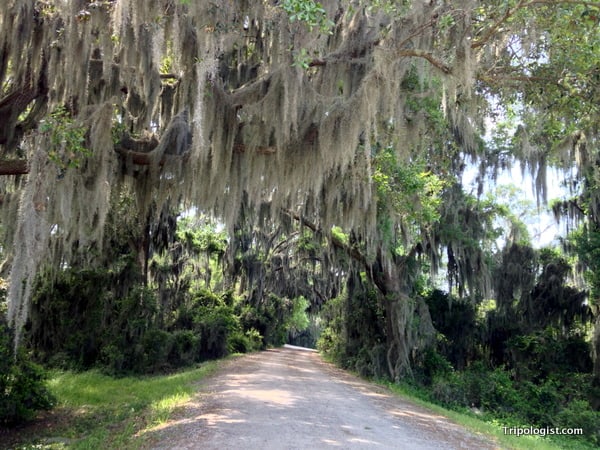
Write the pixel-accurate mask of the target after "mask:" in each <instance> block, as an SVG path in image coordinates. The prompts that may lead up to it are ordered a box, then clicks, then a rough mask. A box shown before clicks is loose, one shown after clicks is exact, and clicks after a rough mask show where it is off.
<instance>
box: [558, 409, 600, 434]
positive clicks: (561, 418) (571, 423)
mask: <svg viewBox="0 0 600 450" xmlns="http://www.w3.org/2000/svg"><path fill="white" fill-rule="evenodd" d="M553 425H554V426H556V427H560V428H581V429H582V430H583V433H584V436H585V437H586V438H587V439H588V440H590V441H591V442H593V443H595V444H600V412H599V411H594V410H593V409H592V408H591V406H590V404H589V403H588V402H587V401H585V400H574V401H572V402H571V403H569V406H568V407H566V408H564V409H563V410H562V411H560V412H559V413H558V414H557V415H556V419H555V421H554V424H553Z"/></svg>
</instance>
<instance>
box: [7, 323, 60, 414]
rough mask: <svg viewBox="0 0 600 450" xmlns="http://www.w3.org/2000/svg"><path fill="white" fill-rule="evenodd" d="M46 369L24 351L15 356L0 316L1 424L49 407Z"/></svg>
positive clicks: (52, 398)
mask: <svg viewBox="0 0 600 450" xmlns="http://www.w3.org/2000/svg"><path fill="white" fill-rule="evenodd" d="M45 380H46V373H45V372H44V370H43V369H42V368H41V367H40V366H38V365H36V364H34V363H33V362H31V361H30V360H29V359H28V358H27V356H26V355H25V353H24V352H23V351H20V352H18V355H17V357H16V358H15V357H14V354H13V349H12V338H11V332H10V330H9V328H8V326H7V325H6V321H5V319H4V317H3V316H2V317H0V424H4V425H12V424H16V423H19V422H22V421H25V420H28V419H31V418H32V417H33V416H34V415H35V412H36V411H38V410H47V409H50V408H52V406H53V405H54V402H55V399H54V397H53V396H52V395H51V394H50V392H49V391H48V389H47V388H46V385H45Z"/></svg>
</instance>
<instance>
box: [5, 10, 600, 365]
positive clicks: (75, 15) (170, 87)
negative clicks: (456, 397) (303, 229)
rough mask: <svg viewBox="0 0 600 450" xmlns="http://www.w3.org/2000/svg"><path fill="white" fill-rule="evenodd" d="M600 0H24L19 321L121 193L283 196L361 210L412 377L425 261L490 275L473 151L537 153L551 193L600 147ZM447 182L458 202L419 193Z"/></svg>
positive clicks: (162, 200)
mask: <svg viewBox="0 0 600 450" xmlns="http://www.w3.org/2000/svg"><path fill="white" fill-rule="evenodd" d="M597 15H598V7H597V5H596V4H595V2H586V1H576V0H565V1H549V0H529V1H526V0H507V1H504V2H501V3H500V4H499V3H498V2H495V1H480V2H475V1H470V0H459V1H455V2H444V1H380V0H378V1H375V0H372V1H364V0H344V1H342V0H339V1H327V2H324V4H323V5H321V4H319V3H317V2H314V1H312V0H285V1H282V2H276V1H266V0H265V1H255V2H249V1H224V2H218V3H217V2H208V1H201V0H197V1H195V0H189V1H178V0H160V1H159V0H150V1H144V2H142V1H136V0H118V1H110V0H107V1H89V0H77V1H62V0H46V1H41V0H39V1H35V0H9V1H8V3H7V4H6V5H5V6H4V8H3V11H2V15H1V16H0V29H1V32H0V83H1V86H0V89H1V90H0V122H1V123H3V128H2V131H0V158H2V162H1V163H0V173H2V174H6V175H7V176H4V177H2V180H0V183H1V186H0V200H1V207H2V210H3V214H2V231H3V234H4V245H3V248H4V249H5V250H4V251H5V253H6V254H7V260H8V264H7V266H6V267H9V268H10V283H11V284H10V289H9V294H8V302H9V310H8V319H9V323H10V324H11V325H12V326H14V327H15V328H16V329H17V330H20V328H21V327H22V326H23V323H24V321H25V320H26V318H27V314H28V307H29V306H28V304H29V301H30V298H31V291H32V286H33V280H34V278H35V276H36V274H37V273H38V272H39V270H40V267H41V266H42V265H51V266H54V267H55V268H61V267H65V266H68V265H69V264H71V263H72V262H73V261H75V260H77V261H78V262H79V263H82V264H89V265H93V264H97V263H99V261H100V259H99V258H98V255H100V254H101V253H102V243H103V242H104V240H103V233H104V231H105V224H106V220H107V215H108V213H109V211H110V209H111V198H114V196H115V193H116V192H126V193H127V195H130V196H131V197H132V198H134V199H135V202H134V203H133V205H132V211H131V214H132V215H134V216H135V217H139V218H141V220H142V221H146V223H147V224H150V223H151V222H152V221H158V220H159V218H160V217H159V215H160V213H161V211H163V210H164V208H163V206H164V205H165V204H166V203H169V202H170V203H171V204H177V205H180V206H181V207H183V208H191V207H197V208H199V209H200V210H203V211H208V212H210V213H212V214H214V215H215V216H217V217H219V218H220V220H222V221H223V222H224V223H225V224H226V225H227V226H228V227H229V230H230V231H233V230H234V229H235V226H236V224H238V223H239V220H240V211H241V210H242V207H243V208H247V209H250V210H253V211H254V212H255V213H254V214H253V217H254V218H255V221H256V225H260V224H262V223H266V222H269V223H272V222H273V221H277V220H279V218H280V217H281V215H282V212H283V213H285V214H284V215H287V216H289V217H292V218H294V220H304V221H306V223H312V224H313V225H314V227H315V229H318V230H325V231H326V230H330V229H331V227H332V226H334V225H336V226H340V227H342V229H344V230H352V236H354V237H355V239H353V240H352V242H349V243H348V244H345V243H343V242H340V241H336V238H335V236H332V237H331V242H332V245H334V244H335V243H336V242H337V245H338V247H339V248H343V249H345V250H346V251H347V252H348V254H349V255H350V256H351V257H352V258H353V259H354V261H356V263H357V264H358V265H360V266H361V268H362V269H363V270H365V272H366V273H368V274H369V276H371V277H372V280H373V282H374V283H375V285H377V287H378V288H379V290H380V293H381V294H382V295H383V296H384V297H385V298H386V299H387V303H386V305H388V308H389V310H388V316H387V318H388V321H389V323H388V325H387V326H388V338H389V339H390V342H389V343H388V347H389V354H388V365H389V369H390V371H391V372H392V375H394V376H399V375H400V374H401V373H402V372H404V371H406V370H409V366H410V362H409V354H410V352H411V351H412V348H413V344H414V342H411V339H413V338H412V337H411V336H409V335H408V334H407V333H406V327H407V325H408V323H409V321H410V320H409V319H410V315H411V314H413V313H414V309H413V308H412V307H410V306H407V305H408V304H409V302H408V301H406V297H407V294H408V293H409V292H410V289H411V288H410V286H411V284H412V282H413V279H412V277H413V275H414V274H413V273H412V272H411V270H408V269H407V268H408V267H409V266H410V265H411V264H412V262H414V261H415V260H416V259H417V258H418V257H423V258H427V259H428V261H430V264H431V266H432V267H433V268H435V267H436V266H437V265H438V264H439V261H440V260H441V257H440V255H441V251H442V249H445V250H446V252H447V255H448V259H449V261H450V262H451V264H452V267H451V273H452V274H453V276H454V278H453V279H454V281H455V282H457V283H458V284H459V285H460V286H461V289H463V286H464V287H465V289H466V290H467V291H469V292H475V291H478V290H479V291H481V290H485V289H486V288H487V287H486V286H489V283H486V282H483V283H482V282H481V280H485V276H483V275H484V273H485V264H484V262H485V261H484V257H483V255H482V252H481V248H479V247H478V246H477V245H475V244H476V243H477V242H478V240H480V239H481V238H482V234H481V233H483V231H481V230H479V228H478V227H480V225H479V222H477V221H478V220H479V219H480V218H478V217H477V214H472V212H473V211H474V209H473V208H471V207H470V205H469V202H468V201H466V200H465V197H464V195H463V193H461V189H460V188H459V180H460V177H461V174H462V171H463V170H464V167H465V161H466V160H468V158H477V157H480V159H481V161H482V167H483V168H484V169H486V170H487V169H490V170H492V171H493V170H494V169H495V168H498V167H500V166H501V165H502V163H503V162H506V161H509V160H510V158H512V157H513V156H516V157H520V158H521V159H523V160H524V161H526V163H527V164H528V165H529V166H530V167H531V168H532V170H533V171H534V173H535V174H536V176H537V178H538V180H539V183H538V187H539V191H540V193H541V194H542V196H543V193H544V192H545V191H544V183H543V178H544V170H545V168H546V167H547V166H548V164H549V163H550V162H552V160H556V161H564V162H565V164H568V162H569V161H572V160H573V159H577V161H579V163H580V164H579V166H578V168H579V170H581V171H583V169H585V168H588V167H589V166H590V164H591V165H594V167H595V163H594V161H595V156H594V155H595V153H594V152H595V146H594V143H595V136H596V134H595V133H596V131H597V130H596V129H595V125H594V124H595V123H596V122H597V120H596V119H597V107H596V102H595V99H596V97H597V95H596V94H597V87H598V79H597V77H596V75H595V74H596V72H597V70H598V68H597V67H598V64H597V63H598V57H597V56H596V53H597V52H595V51H594V48H595V47H594V45H597V44H598V26H597V25H598V18H597ZM497 105H499V109H501V110H502V109H504V111H500V113H504V114H505V113H506V111H507V110H508V109H507V108H506V107H507V106H511V105H512V106H513V108H512V110H513V111H516V112H517V114H518V115H519V117H520V119H519V125H520V126H519V127H518V132H517V133H513V135H512V136H507V137H510V138H511V139H512V142H510V143H509V144H511V145H507V146H505V147H498V146H496V147H494V146H490V145H488V144H487V143H486V142H485V141H483V140H482V139H480V138H479V136H481V135H483V132H484V127H485V121H484V118H485V117H486V116H490V115H491V114H492V113H494V112H495V107H496V106H497ZM560 143H562V145H559V144H560ZM583 143H585V145H583ZM560 149H562V150H563V151H558V150H560ZM386 152H388V153H386ZM382 155H383V156H382ZM385 155H388V156H385ZM574 155H579V156H578V157H577V158H575V157H574ZM384 156H385V157H384ZM386 158H387V159H386ZM402 167H408V168H409V169H407V170H405V171H403V170H401V169H402ZM417 169H418V170H417ZM419 177H420V178H419ZM414 179H416V184H415V181H414ZM438 181H439V183H441V185H440V186H444V189H445V194H444V195H445V197H444V198H445V200H446V202H447V203H446V204H445V205H441V204H435V202H434V203H428V202H426V201H424V200H425V198H427V196H428V195H429V194H430V193H433V194H435V195H437V194H436V192H438V190H439V188H440V187H436V186H435V185H436V183H438ZM411 190H413V191H418V192H413V191H411ZM435 195H434V196H433V197H435ZM456 202H461V203H462V206H464V207H462V206H461V207H456V205H457V204H458V203H456ZM382 205H383V206H382ZM596 205H597V199H596V197H592V201H591V202H590V214H591V215H592V218H593V217H595V216H594V214H595V211H597V207H596ZM296 218H298V219H296ZM440 218H446V219H448V220H447V221H444V219H442V220H440ZM436 224H437V225H436ZM444 224H449V225H451V226H454V227H455V228H456V227H457V229H460V228H461V227H462V228H464V230H466V232H465V233H459V234H456V233H453V232H452V230H450V231H449V230H448V228H446V229H444V227H443V226H440V225H444ZM400 247H401V248H400ZM409 263H410V264H409ZM17 336H19V333H17ZM414 340H418V337H417V336H415V337H414Z"/></svg>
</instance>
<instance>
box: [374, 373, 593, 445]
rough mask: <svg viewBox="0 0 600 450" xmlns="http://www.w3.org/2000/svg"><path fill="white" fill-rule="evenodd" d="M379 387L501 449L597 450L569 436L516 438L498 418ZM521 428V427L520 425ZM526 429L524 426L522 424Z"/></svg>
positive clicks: (404, 388) (395, 386)
mask: <svg viewBox="0 0 600 450" xmlns="http://www.w3.org/2000/svg"><path fill="white" fill-rule="evenodd" d="M377 384H380V385H383V386H385V387H387V388H388V389H389V390H390V391H392V392H393V393H394V394H396V395H399V396H401V397H403V398H406V399H408V400H409V401H411V402H413V403H415V404H417V405H419V406H422V407H424V408H427V409H429V410H431V411H433V412H436V413H438V414H441V415H443V416H446V417H448V418H449V419H450V420H452V421H453V422H455V423H457V424H459V425H462V426H464V427H465V428H467V429H469V430H471V431H472V432H474V433H476V434H481V435H485V436H488V437H490V438H491V439H492V440H493V441H494V442H496V443H498V445H499V446H501V447H502V448H506V449H514V450H594V449H596V448H597V447H594V446H593V445H592V444H587V443H585V442H582V441H581V440H578V439H574V438H573V437H569V436H560V437H553V438H552V439H548V438H542V437H539V436H519V437H517V436H515V435H507V434H505V433H504V430H503V427H515V426H517V425H516V424H514V423H501V422H500V421H498V420H497V419H496V420H494V419H491V418H490V419H487V418H485V417H482V416H478V415H476V414H475V413H469V412H467V411H465V412H458V411H454V410H450V409H447V408H444V407H442V406H439V405H436V404H434V403H430V402H428V401H426V400H423V398H422V396H421V395H420V394H419V392H418V391H416V390H415V389H414V388H412V387H410V386H403V385H398V384H395V383H391V382H379V383H377ZM519 426H521V425H519ZM523 426H525V425H523Z"/></svg>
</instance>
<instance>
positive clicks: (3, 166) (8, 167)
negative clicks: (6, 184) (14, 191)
mask: <svg viewBox="0 0 600 450" xmlns="http://www.w3.org/2000/svg"><path fill="white" fill-rule="evenodd" d="M27 173H29V163H28V162H27V160H26V159H1V160H0V176H1V175H25V174H27Z"/></svg>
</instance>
